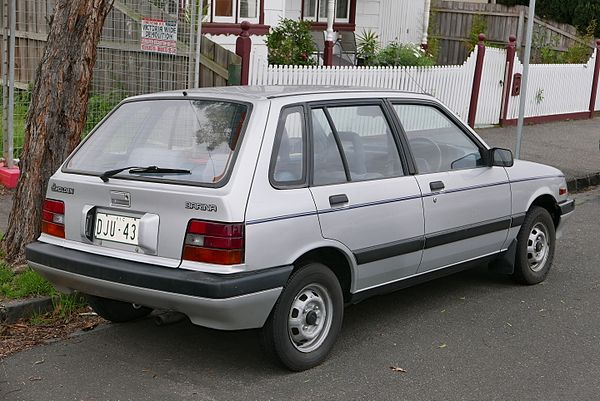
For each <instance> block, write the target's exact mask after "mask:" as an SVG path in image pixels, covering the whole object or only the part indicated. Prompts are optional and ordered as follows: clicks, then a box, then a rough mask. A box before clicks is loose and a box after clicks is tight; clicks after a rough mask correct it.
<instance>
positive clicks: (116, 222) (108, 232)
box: [94, 213, 140, 245]
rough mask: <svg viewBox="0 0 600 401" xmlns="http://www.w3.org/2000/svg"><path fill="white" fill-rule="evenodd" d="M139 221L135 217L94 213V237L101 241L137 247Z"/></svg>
mask: <svg viewBox="0 0 600 401" xmlns="http://www.w3.org/2000/svg"><path fill="white" fill-rule="evenodd" d="M139 220H140V219H138V218H135V217H127V216H118V215H115V214H108V213H96V221H95V223H96V224H94V237H95V238H97V239H101V240H108V241H114V242H121V243H123V244H132V245H137V244H138V232H139V230H138V222H139Z"/></svg>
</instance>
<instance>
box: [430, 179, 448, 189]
mask: <svg viewBox="0 0 600 401" xmlns="http://www.w3.org/2000/svg"><path fill="white" fill-rule="evenodd" d="M429 188H430V189H431V190H432V191H441V190H442V189H444V188H446V186H445V185H444V183H443V182H442V181H433V182H430V183H429Z"/></svg>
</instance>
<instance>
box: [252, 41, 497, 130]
mask: <svg viewBox="0 0 600 401" xmlns="http://www.w3.org/2000/svg"><path fill="white" fill-rule="evenodd" d="M476 58H477V54H476V52H473V53H472V54H471V56H469V58H468V59H467V61H465V63H464V64H463V65H453V66H434V67H347V66H342V67H338V66H333V67H324V66H295V65H268V63H267V61H266V60H265V59H263V58H260V57H256V58H254V59H253V60H252V68H251V70H250V77H249V84H250V85H328V86H361V87H370V88H383V89H394V90H401V91H407V92H419V93H429V94H431V95H433V96H435V97H437V98H438V99H440V100H441V101H442V102H444V103H445V104H446V105H447V106H448V107H449V108H450V109H451V110H453V111H454V112H455V113H456V114H458V115H459V116H460V117H462V118H464V119H466V118H467V115H468V113H469V100H470V94H471V86H472V85H473V74H474V72H475V61H476ZM496 122H497V121H496ZM491 124H493V123H491Z"/></svg>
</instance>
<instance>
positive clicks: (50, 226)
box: [42, 199, 65, 238]
mask: <svg viewBox="0 0 600 401" xmlns="http://www.w3.org/2000/svg"><path fill="white" fill-rule="evenodd" d="M42 232H43V233H44V234H48V235H53V236H55V237H60V238H65V203H64V202H62V201H57V200H53V199H44V204H43V206H42Z"/></svg>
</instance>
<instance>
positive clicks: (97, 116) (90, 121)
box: [83, 88, 127, 136]
mask: <svg viewBox="0 0 600 401" xmlns="http://www.w3.org/2000/svg"><path fill="white" fill-rule="evenodd" d="M126 97H127V92H125V89H122V88H119V89H115V90H113V91H111V92H108V93H105V94H97V93H92V94H91V95H90V97H89V99H88V107H87V121H86V123H85V129H84V132H83V136H85V135H87V134H88V133H89V132H90V131H91V130H92V129H93V128H94V127H95V126H96V125H97V124H98V123H99V122H100V121H102V119H103V118H104V117H105V116H106V115H107V114H108V113H109V112H110V111H111V110H112V109H114V108H115V106H116V105H117V104H119V102H120V101H121V100H123V99H125V98H126Z"/></svg>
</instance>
